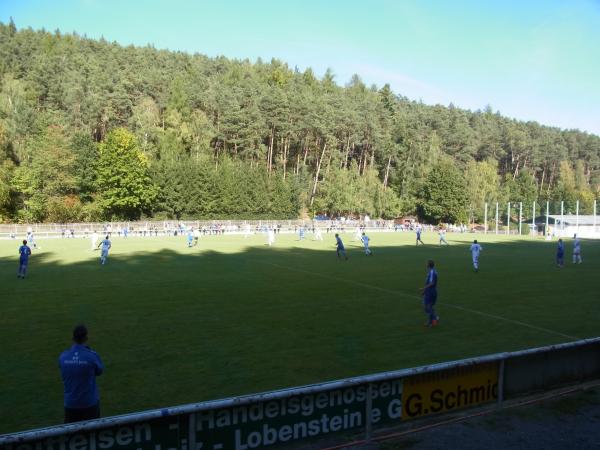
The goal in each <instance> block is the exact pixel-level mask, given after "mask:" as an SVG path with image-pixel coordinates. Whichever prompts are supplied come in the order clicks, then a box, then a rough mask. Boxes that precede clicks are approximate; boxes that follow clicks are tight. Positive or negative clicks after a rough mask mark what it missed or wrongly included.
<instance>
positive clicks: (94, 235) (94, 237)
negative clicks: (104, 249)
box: [92, 230, 98, 250]
mask: <svg viewBox="0 0 600 450" xmlns="http://www.w3.org/2000/svg"><path fill="white" fill-rule="evenodd" d="M97 248H98V233H96V231H95V230H94V232H93V233H92V250H96V249H97Z"/></svg>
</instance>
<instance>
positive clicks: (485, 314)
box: [261, 261, 580, 341]
mask: <svg viewBox="0 0 600 450" xmlns="http://www.w3.org/2000/svg"><path fill="white" fill-rule="evenodd" d="M261 262H262V263H263V264H269V265H271V266H275V267H279V268H281V269H287V270H292V271H296V272H303V273H306V274H309V275H315V276H317V277H321V278H326V279H329V280H335V281H340V282H342V283H350V284H354V285H355V286H361V287H364V288H367V289H373V290H376V291H381V292H386V293H388V294H394V295H400V296H402V297H407V298H412V299H415V300H421V297H418V296H416V295H411V294H407V293H406V292H402V291H394V290H392V289H386V288H382V287H379V286H374V285H372V284H368V283H361V282H360V281H354V280H347V279H344V278H338V277H334V276H331V275H326V274H322V273H318V272H312V271H310V270H306V269H299V268H295V267H289V266H283V265H281V264H276V263H270V262H266V261H261ZM441 305H442V306H449V307H451V308H454V309H458V310H460V311H465V312H469V313H471V314H477V315H479V316H483V317H489V318H491V319H496V320H501V321H504V322H508V323H512V324H514V325H521V326H523V327H527V328H531V329H532V330H537V331H543V332H545V333H548V334H554V335H557V336H561V337H564V338H567V339H572V340H574V341H576V340H579V339H580V338H578V337H576V336H570V335H568V334H564V333H560V332H558V331H554V330H550V329H548V328H543V327H538V326H536V325H532V324H530V323H527V322H521V321H520V320H513V319H509V318H507V317H503V316H498V315H496V314H489V313H486V312H483V311H477V310H476V309H471V308H465V307H464V306H460V305H454V304H452V303H447V302H443V303H441Z"/></svg>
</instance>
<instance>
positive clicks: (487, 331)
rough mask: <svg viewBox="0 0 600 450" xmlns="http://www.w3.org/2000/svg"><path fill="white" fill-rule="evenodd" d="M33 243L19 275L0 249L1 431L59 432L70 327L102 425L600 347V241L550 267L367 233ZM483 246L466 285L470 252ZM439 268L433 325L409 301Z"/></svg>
mask: <svg viewBox="0 0 600 450" xmlns="http://www.w3.org/2000/svg"><path fill="white" fill-rule="evenodd" d="M323 237H324V241H322V242H319V241H313V240H312V234H310V233H307V237H306V239H305V240H303V241H299V240H298V237H297V236H295V235H286V234H282V235H277V240H276V243H275V245H274V246H273V247H271V248H269V247H267V246H266V245H265V244H266V237H265V236H264V235H254V236H252V237H249V238H246V239H245V238H244V237H243V236H238V235H225V236H203V237H201V238H200V240H199V244H198V245H197V246H196V247H193V248H187V246H186V241H185V238H183V237H152V238H142V237H130V238H128V239H122V238H119V237H114V238H113V239H112V243H113V248H112V250H111V254H110V257H109V260H108V262H107V264H106V265H105V266H101V265H100V264H99V251H92V250H91V248H90V245H91V244H90V240H89V239H83V238H76V239H49V240H39V241H38V245H40V246H41V247H42V248H41V249H40V250H34V251H33V255H32V257H31V259H30V264H29V272H28V276H27V279H25V280H20V279H17V277H16V272H17V265H18V264H17V261H18V255H17V248H18V246H19V241H18V240H14V241H0V280H1V282H0V305H1V306H0V308H1V310H0V358H1V359H0V377H1V378H0V380H1V381H0V434H3V433H9V432H14V431H19V430H24V429H29V428H36V427H41V426H47V425H53V424H58V423H61V422H62V414H63V409H62V382H61V379H60V373H59V370H58V362H57V359H58V355H59V354H60V352H61V351H62V350H64V349H66V348H68V347H69V346H70V344H71V332H72V329H73V327H74V326H75V325H76V324H78V323H85V324H86V325H87V326H88V328H89V330H90V340H89V345H90V346H91V347H92V348H93V349H94V350H96V351H98V353H99V354H100V355H101V357H102V359H103V361H104V364H105V366H106V370H105V373H104V374H103V375H102V376H101V377H100V378H99V379H98V382H99V387H100V397H101V411H102V416H109V415H115V414H122V413H126V412H132V411H138V410H144V409H150V408H159V407H166V406H174V405H178V404H182V403H191V402H198V401H203V400H209V399H216V398H223V397H226V396H233V395H239V394H248V393H253V392H260V391H265V390H271V389H277V388H284V387H291V386H298V385H304V384H310V383H317V382H321V381H328V380H333V379H339V378H344V377H350V376H356V375H363V374H368V373H375V372H380V371H386V370H396V369H402V368H408V367H414V366H419V365H424V364H429V363H436V362H441V361H448V360H454V359H459V358H466V357H471V356H479V355H484V354H489V353H495V352H501V351H511V350H519V349H524V348H528V347H534V346H542V345H547V344H553V343H559V342H567V341H571V340H575V339H579V338H586V337H593V336H598V335H600V325H599V322H598V321H597V320H598V318H599V317H600V296H599V295H598V292H599V290H598V287H599V286H600V281H599V278H598V277H599V273H600V272H599V269H600V242H594V241H590V240H583V241H582V256H583V264H581V265H577V266H575V265H573V264H571V262H570V258H571V249H572V243H571V240H566V248H567V252H566V258H565V261H566V266H565V267H564V268H562V269H560V268H557V267H556V266H555V264H554V255H555V249H556V241H552V242H545V241H543V240H541V239H531V238H514V237H508V236H494V235H487V236H484V235H473V234H449V235H448V237H447V238H448V240H449V242H450V246H448V247H439V246H438V245H437V243H438V240H437V234H435V233H425V234H424V235H423V240H424V241H425V243H426V244H427V245H425V246H419V247H415V245H414V240H415V235H414V233H372V234H371V235H370V237H371V247H372V249H373V253H374V255H373V256H372V257H368V256H365V255H364V252H363V250H362V247H361V246H360V245H359V243H358V242H356V241H354V240H353V236H352V233H347V234H343V235H342V237H343V238H344V242H345V244H346V248H347V251H348V256H349V260H348V261H343V260H338V259H337V258H336V255H335V245H334V244H335V240H334V237H333V234H332V233H330V234H326V233H324V234H323ZM474 238H477V239H478V240H479V241H480V243H481V244H482V246H483V251H482V254H481V258H480V272H479V273H474V272H473V269H472V265H471V255H470V253H469V251H468V245H469V244H470V242H471V241H472V240H473V239H474ZM430 258H431V259H433V260H435V262H436V268H437V270H438V274H439V283H438V292H439V295H438V304H437V307H436V309H437V312H438V314H439V315H440V318H441V320H440V325H439V326H437V327H435V328H431V329H430V328H426V327H424V326H423V324H424V322H425V319H426V318H425V314H424V313H423V310H422V306H421V299H420V296H419V292H418V289H419V288H420V287H422V286H423V284H424V281H425V276H426V268H425V263H426V260H427V259H430Z"/></svg>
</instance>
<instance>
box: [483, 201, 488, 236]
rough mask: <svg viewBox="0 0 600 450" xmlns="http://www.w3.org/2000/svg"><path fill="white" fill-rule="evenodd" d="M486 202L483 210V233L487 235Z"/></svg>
mask: <svg viewBox="0 0 600 450" xmlns="http://www.w3.org/2000/svg"><path fill="white" fill-rule="evenodd" d="M487 231H488V230H487V202H485V207H484V209H483V232H484V233H485V234H487Z"/></svg>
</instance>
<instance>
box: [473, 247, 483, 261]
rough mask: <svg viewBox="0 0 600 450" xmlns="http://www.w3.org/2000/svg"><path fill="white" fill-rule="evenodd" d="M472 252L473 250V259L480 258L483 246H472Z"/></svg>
mask: <svg viewBox="0 0 600 450" xmlns="http://www.w3.org/2000/svg"><path fill="white" fill-rule="evenodd" d="M470 250H471V254H472V255H473V258H477V257H479V253H480V252H481V250H483V249H482V248H481V245H479V244H471V248H470Z"/></svg>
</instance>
